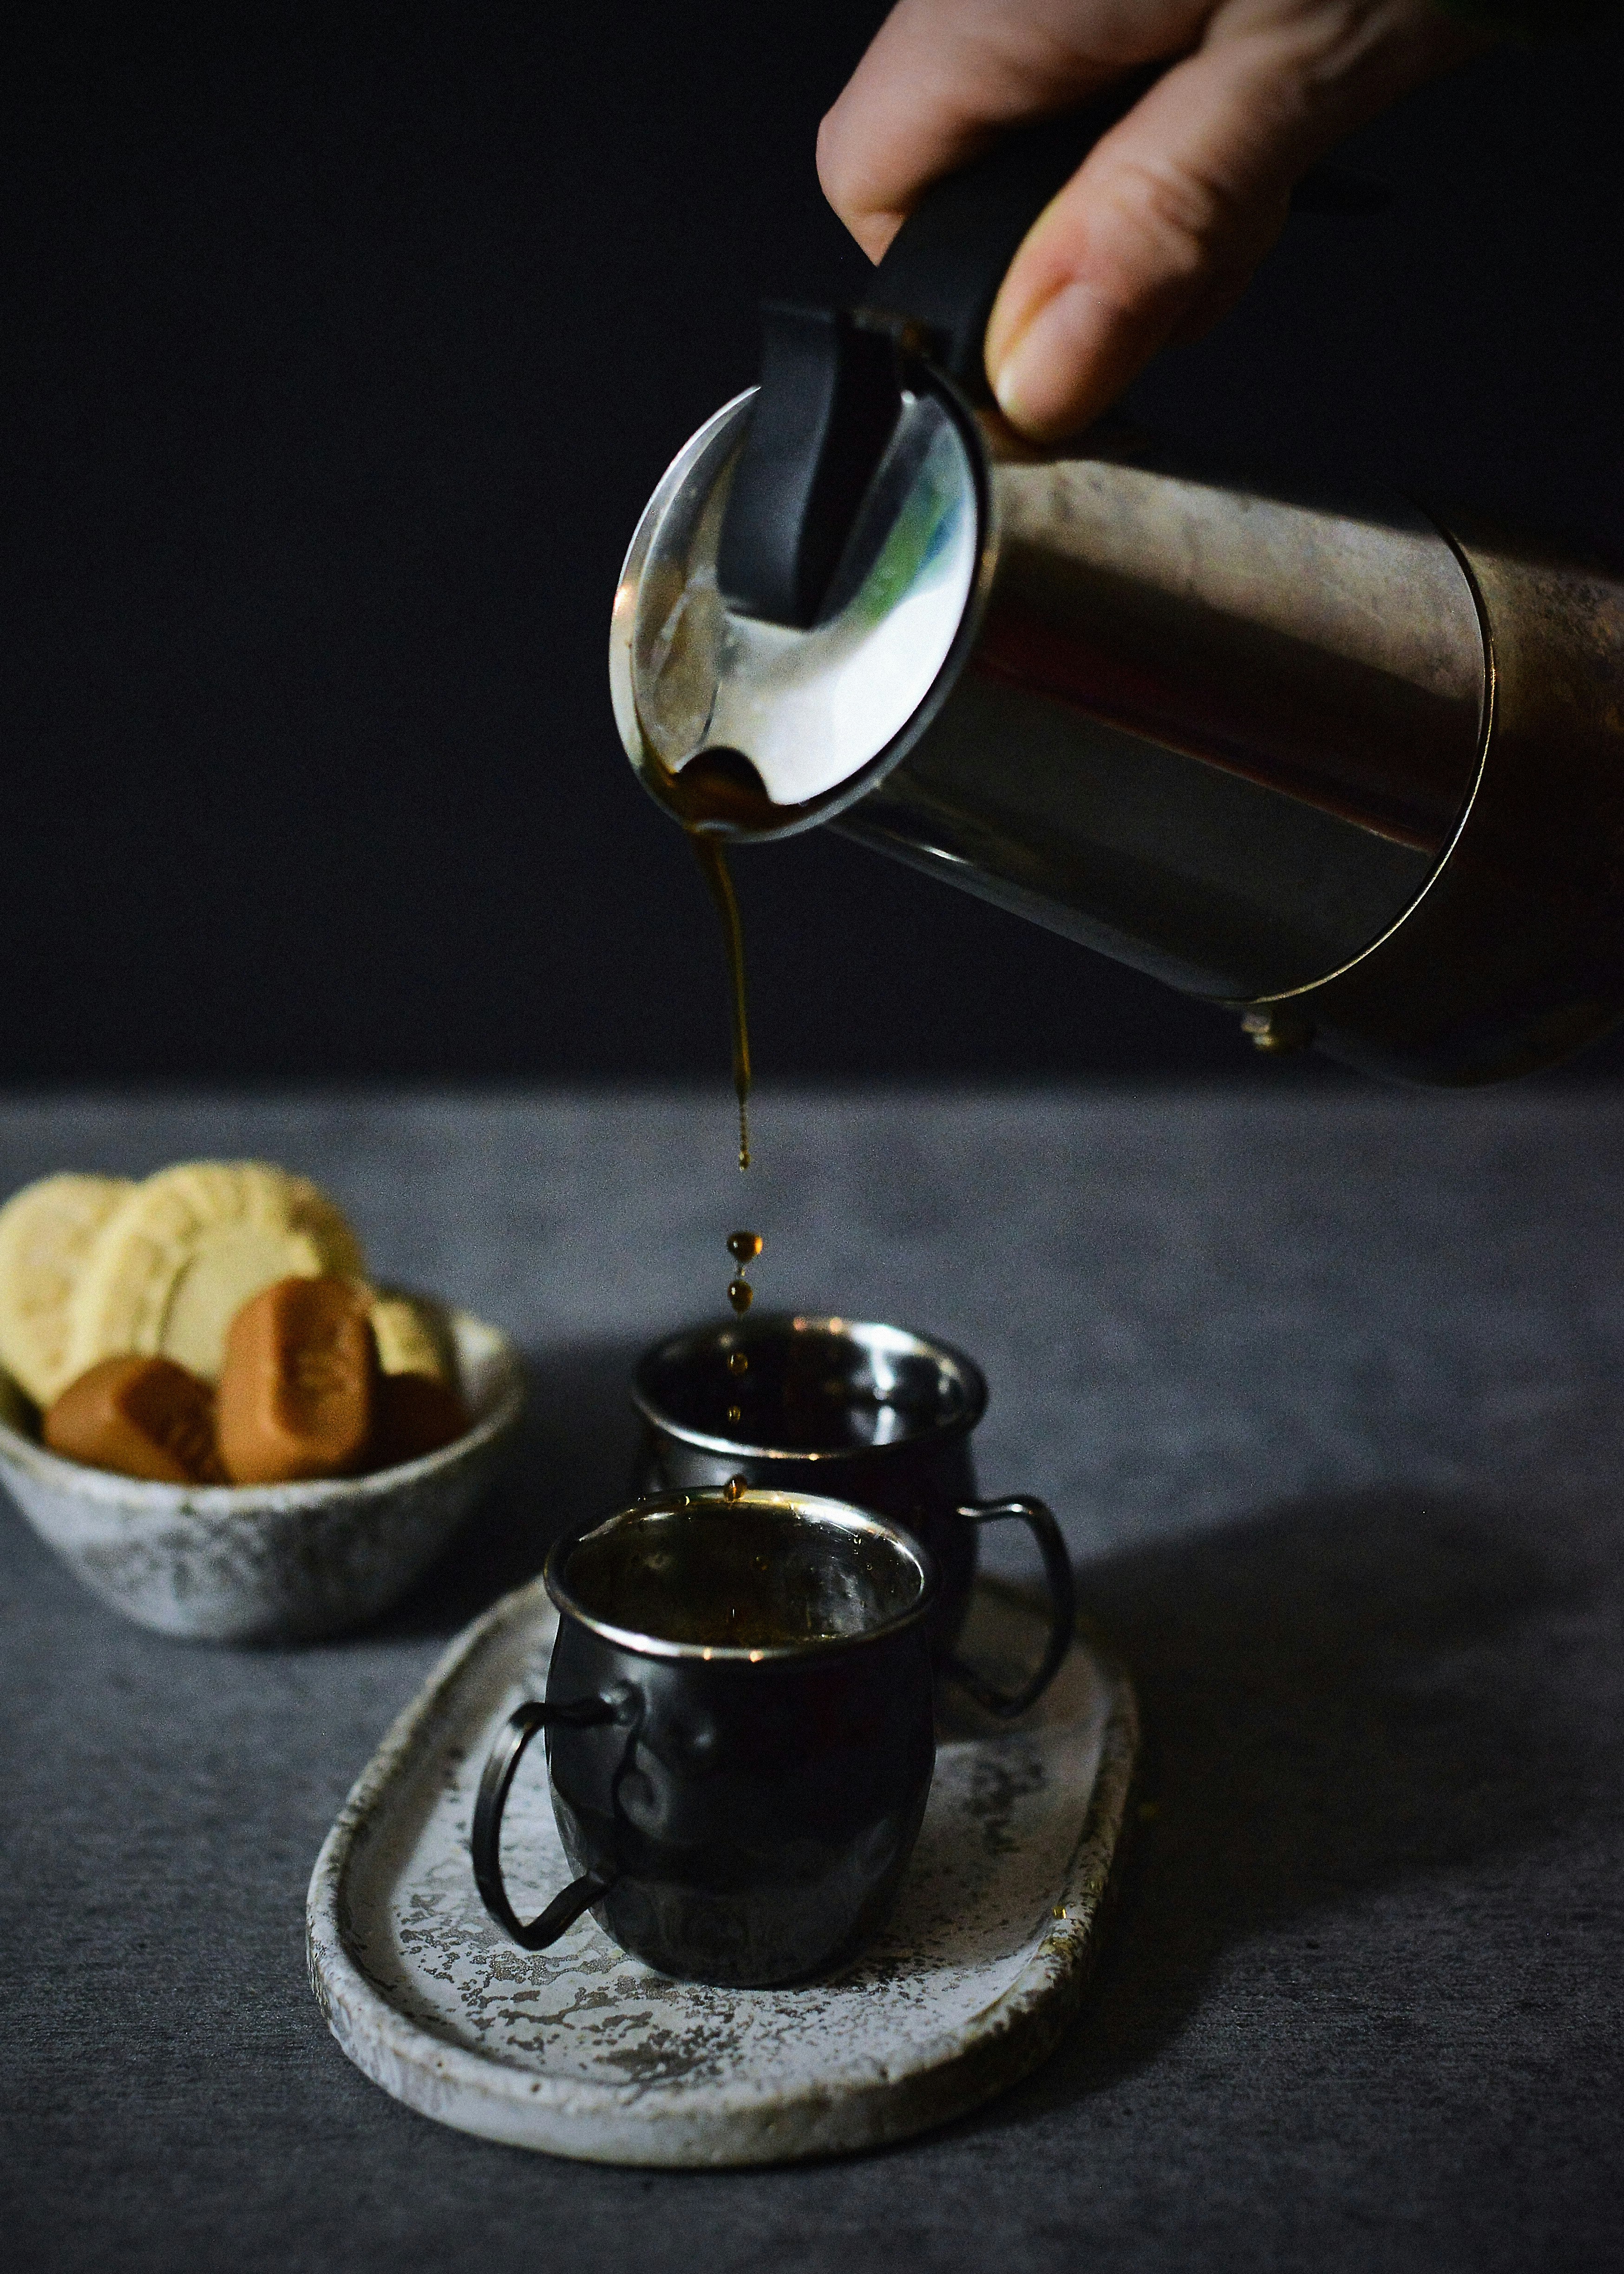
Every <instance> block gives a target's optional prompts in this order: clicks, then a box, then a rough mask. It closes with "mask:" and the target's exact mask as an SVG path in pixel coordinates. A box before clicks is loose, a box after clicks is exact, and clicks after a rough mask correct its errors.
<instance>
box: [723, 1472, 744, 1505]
mask: <svg viewBox="0 0 1624 2274" xmlns="http://www.w3.org/2000/svg"><path fill="white" fill-rule="evenodd" d="M744 1495H745V1482H744V1479H743V1478H742V1477H729V1478H728V1480H727V1482H726V1484H725V1485H724V1486H723V1487H722V1498H723V1499H724V1500H725V1501H727V1502H730V1503H731V1502H733V1501H736V1500H742V1499H743V1498H744Z"/></svg>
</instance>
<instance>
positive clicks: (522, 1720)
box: [470, 1698, 620, 1950]
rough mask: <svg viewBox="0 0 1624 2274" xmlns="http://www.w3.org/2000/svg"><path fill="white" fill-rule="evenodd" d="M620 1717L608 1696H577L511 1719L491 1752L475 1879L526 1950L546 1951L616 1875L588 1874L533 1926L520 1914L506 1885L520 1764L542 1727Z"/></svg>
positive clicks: (477, 1821)
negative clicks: (509, 1816) (508, 1827)
mask: <svg viewBox="0 0 1624 2274" xmlns="http://www.w3.org/2000/svg"><path fill="white" fill-rule="evenodd" d="M619 1718H620V1708H619V1706H617V1705H616V1704H615V1703H614V1702H613V1700H612V1699H610V1698H575V1699H572V1701H571V1702H570V1703H569V1704H568V1706H538V1705H528V1706H520V1707H519V1709H518V1711H517V1713H514V1714H512V1715H510V1716H509V1718H508V1725H507V1727H506V1728H504V1729H503V1731H502V1734H501V1736H500V1737H499V1738H498V1739H497V1741H496V1743H494V1744H493V1745H492V1748H491V1758H490V1759H489V1760H488V1761H487V1762H486V1763H485V1774H484V1775H483V1776H482V1777H481V1778H480V1780H479V1797H478V1798H477V1800H476V1801H475V1803H474V1836H473V1840H472V1841H471V1842H470V1845H471V1847H472V1849H473V1857H474V1880H475V1884H476V1885H477V1887H478V1889H479V1900H480V1901H481V1902H483V1903H484V1905H485V1909H486V1910H488V1911H489V1912H490V1914H491V1916H492V1918H493V1919H494V1920H495V1921H496V1924H497V1925H498V1926H500V1928H502V1929H503V1931H505V1932H506V1933H508V1934H510V1935H511V1936H512V1937H513V1939H514V1940H515V1942H516V1943H517V1944H518V1946H519V1947H520V1949H521V1950H545V1949H546V1948H547V1946H549V1944H551V1943H554V1942H556V1941H557V1940H558V1939H559V1937H560V1935H561V1934H565V1933H567V1932H568V1930H569V1929H570V1928H571V1927H572V1926H574V1924H575V1921H576V1920H577V1919H578V1918H579V1917H580V1916H581V1914H582V1912H583V1911H584V1910H590V1909H591V1907H592V1905H593V1904H594V1903H595V1902H596V1901H598V1897H599V1896H600V1895H606V1894H608V1892H609V1890H610V1888H611V1887H612V1886H613V1885H614V1879H613V1874H611V1875H608V1876H606V1877H605V1876H604V1875H602V1874H600V1873H598V1872H594V1871H587V1872H584V1873H583V1876H582V1877H581V1878H580V1879H572V1880H571V1881H570V1883H569V1885H568V1886H567V1887H566V1888H565V1890H564V1892H563V1894H561V1895H554V1897H553V1901H551V1902H550V1903H549V1904H548V1905H547V1908H546V1909H545V1911H543V1912H542V1913H541V1915H540V1916H539V1917H538V1918H533V1919H532V1920H531V1921H530V1924H529V1925H528V1926H526V1925H525V1924H523V1921H522V1920H521V1919H520V1917H519V1916H518V1914H517V1913H516V1912H515V1909H514V1908H513V1905H512V1904H511V1903H510V1902H509V1901H508V1890H507V1888H506V1886H504V1885H503V1884H502V1814H503V1811H504V1810H505V1809H506V1808H507V1805H508V1790H509V1788H511V1786H512V1784H513V1781H514V1777H515V1774H516V1773H517V1771H518V1766H519V1763H520V1762H521V1761H522V1760H523V1758H524V1749H525V1747H526V1746H527V1745H528V1744H529V1743H530V1739H531V1738H532V1737H533V1736H535V1734H536V1732H537V1730H538V1729H545V1728H549V1727H551V1728H560V1726H561V1727H563V1728H571V1729H582V1728H590V1726H591V1724H592V1723H593V1722H596V1721H616V1720H618V1719H619Z"/></svg>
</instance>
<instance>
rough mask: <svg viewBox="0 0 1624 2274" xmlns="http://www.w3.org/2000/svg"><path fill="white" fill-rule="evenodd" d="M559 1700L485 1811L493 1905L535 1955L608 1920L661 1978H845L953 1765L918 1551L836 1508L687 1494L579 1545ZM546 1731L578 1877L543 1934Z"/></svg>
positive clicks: (539, 1715) (560, 1587) (511, 1753)
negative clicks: (513, 1844)
mask: <svg viewBox="0 0 1624 2274" xmlns="http://www.w3.org/2000/svg"><path fill="white" fill-rule="evenodd" d="M545 1583H546V1588H547V1593H549V1594H550V1595H551V1596H552V1598H553V1602H554V1603H555V1604H556V1606H557V1608H558V1614H559V1630H558V1638H557V1640H556V1642H555V1643H554V1645H553V1660H552V1664H551V1666H550V1668H549V1669H548V1674H547V1694H546V1702H545V1704H543V1705H525V1706H520V1707H519V1709H518V1711H517V1712H516V1713H514V1714H513V1715H512V1716H511V1718H510V1719H509V1721H508V1724H507V1727H506V1728H505V1729H504V1730H503V1732H502V1734H501V1736H500V1737H499V1738H498V1740H497V1742H496V1744H495V1745H494V1747H493V1748H492V1752H491V1757H490V1758H489V1760H488V1761H487V1762H486V1764H485V1774H484V1777H483V1779H482V1780H481V1782H480V1787H479V1796H478V1799H477V1803H476V1805H475V1810H474V1828H473V1842H472V1847H473V1863H474V1876H475V1879H476V1880H477V1884H478V1888H479V1893H480V1895H481V1897H482V1898H483V1900H484V1902H485V1909H487V1910H488V1911H489V1912H490V1914H491V1916H492V1918H493V1919H495V1920H496V1922H497V1924H499V1925H500V1926H501V1927H503V1928H504V1929H505V1930H506V1931H507V1932H508V1934H510V1935H511V1936H512V1937H513V1939H514V1940H515V1942H517V1943H518V1944H520V1945H521V1946H522V1947H523V1948H524V1949H526V1950H545V1948H546V1947H547V1946H548V1945H549V1944H550V1943H553V1942H556V1941H557V1940H558V1939H559V1937H560V1935H561V1934H563V1933H564V1932H565V1931H566V1930H567V1928H568V1927H569V1926H571V1925H572V1924H574V1922H575V1920H576V1919H577V1918H579V1917H580V1916H581V1914H582V1913H583V1911H584V1910H587V1909H591V1910H592V1911H593V1912H594V1913H595V1915H596V1916H597V1917H598V1921H599V1924H601V1925H602V1926H603V1927H604V1929H605V1931H606V1932H607V1933H609V1934H611V1935H613V1938H614V1939H615V1940H616V1941H617V1942H618V1943H619V1944H620V1946H621V1947H622V1948H623V1949H626V1950H628V1951H630V1952H632V1953H633V1954H635V1956H637V1957H639V1958H642V1959H644V1960H646V1961H647V1962H648V1963H649V1964H650V1966H653V1967H656V1968H658V1969H659V1971H660V1972H662V1973H665V1974H670V1975H675V1976H676V1977H679V1978H680V1979H686V1980H689V1981H698V1982H711V1983H716V1984H725V1985H727V1986H730V1987H739V1988H756V1989H765V1988H769V1987H771V1986H772V1985H774V1984H781V1983H787V1982H795V1981H804V1980H806V1979H808V1977H812V1976H814V1975H817V1974H823V1973H826V1972H828V1971H829V1970H830V1969H831V1968H833V1967H837V1966H838V1965H840V1964H841V1963H842V1962H844V1961H845V1960H846V1958H848V1957H850V1956H852V1955H853V1954H854V1953H855V1952H856V1950H857V1949H858V1948H859V1946H861V1944H862V1943H863V1942H864V1941H866V1940H867V1939H868V1936H869V1935H870V1934H872V1933H873V1932H874V1931H875V1930H876V1927H877V1926H878V1925H879V1924H880V1923H881V1921H882V1919H883V1916H884V1914H885V1912H886V1910H887V1909H888V1907H889V1905H890V1903H891V1897H892V1895H893V1894H895V1892H896V1888H897V1885H898V1880H899V1879H901V1877H902V1873H903V1871H904V1869H905V1868H906V1864H907V1860H908V1857H909V1856H910V1855H911V1853H912V1852H913V1848H914V1840H915V1838H916V1837H917V1835H918V1833H919V1826H920V1821H921V1818H922V1817H923V1815H924V1812H925V1801H926V1798H927V1796H928V1795H929V1790H930V1780H931V1775H932V1772H933V1770H934V1767H935V1763H936V1736H935V1720H934V1706H933V1699H932V1668H931V1651H930V1642H929V1630H928V1623H929V1615H930V1612H931V1610H932V1608H933V1606H934V1602H935V1597H936V1573H935V1570H933V1568H932V1565H931V1562H930V1558H929V1555H928V1554H927V1553H926V1552H925V1551H924V1550H923V1549H922V1548H921V1547H920V1545H919V1543H918V1542H917V1541H916V1540H913V1539H911V1538H910V1537H909V1536H908V1534H907V1533H906V1532H903V1531H902V1530H900V1529H899V1528H898V1526H896V1525H891V1524H888V1523H887V1522H885V1520H884V1519H883V1517H876V1516H874V1515H872V1514H869V1513H868V1512H867V1511H865V1510H861V1509H857V1508H852V1507H849V1506H847V1505H846V1503H844V1502H839V1501H834V1500H828V1499H824V1498H821V1497H816V1498H814V1497H808V1496H807V1495H800V1494H796V1495H790V1494H786V1493H763V1492H746V1493H744V1494H742V1495H741V1496H740V1497H739V1498H738V1499H737V1500H734V1501H728V1500H726V1498H724V1496H723V1495H720V1494H698V1493H695V1494H688V1493H675V1494H671V1495H666V1496H665V1497H664V1498H662V1499H658V1500H650V1501H644V1502H641V1503H639V1505H638V1506H636V1507H635V1508H629V1509H624V1510H621V1511H620V1514H619V1515H617V1516H613V1517H610V1518H609V1519H608V1521H607V1522H606V1523H605V1524H601V1525H598V1527H597V1528H596V1530H594V1531H591V1532H586V1533H584V1534H577V1535H576V1536H575V1538H573V1539H568V1540H560V1542H559V1544H558V1545H557V1546H556V1547H554V1548H553V1552H552V1554H551V1555H549V1557H548V1558H547V1564H546V1571H545ZM538 1729H544V1730H545V1732H546V1745H547V1765H548V1771H549V1775H550V1779H551V1783H552V1789H553V1814H554V1816H555V1818H556V1819H557V1823H558V1828H559V1835H560V1839H561V1841H562V1842H563V1846H564V1851H565V1854H566V1855H567V1856H568V1858H569V1862H570V1864H571V1866H572V1868H573V1869H574V1871H575V1872H576V1873H577V1875H578V1876H577V1877H576V1879H575V1881H574V1883H573V1884H572V1885H571V1886H568V1887H567V1888H566V1889H565V1890H564V1892H563V1894H560V1895H559V1896H558V1897H556V1898H555V1900H554V1901H553V1902H551V1903H550V1904H548V1906H547V1908H546V1909H545V1910H544V1911H543V1912H542V1913H541V1914H540V1916H538V1917H537V1918H535V1919H533V1920H531V1921H530V1924H528V1925H526V1924H523V1923H522V1922H521V1921H520V1920H519V1918H518V1917H517V1916H515V1912H514V1909H513V1906H512V1904H511V1903H510V1901H508V1894H507V1890H506V1887H505V1886H504V1885H503V1880H502V1871H501V1854H500V1849H501V1827H502V1813H503V1811H504V1809H505V1807H506V1805H507V1800H508V1790H509V1788H510V1787H511V1785H512V1782H513V1779H514V1774H515V1771H516V1769H517V1767H518V1765H519V1761H520V1759H521V1758H522V1756H523V1752H524V1749H525V1747H526V1746H527V1745H528V1744H529V1743H530V1739H531V1737H533V1736H534V1735H535V1734H536V1732H537V1730H538Z"/></svg>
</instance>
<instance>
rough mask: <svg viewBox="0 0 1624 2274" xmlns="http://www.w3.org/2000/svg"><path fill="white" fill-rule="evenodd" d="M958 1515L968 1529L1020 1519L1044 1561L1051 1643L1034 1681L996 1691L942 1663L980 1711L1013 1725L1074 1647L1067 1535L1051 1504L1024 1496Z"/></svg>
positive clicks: (971, 1506)
mask: <svg viewBox="0 0 1624 2274" xmlns="http://www.w3.org/2000/svg"><path fill="white" fill-rule="evenodd" d="M955 1513H956V1514H958V1515H959V1516H962V1517H964V1518H965V1519H966V1522H967V1523H970V1524H997V1523H999V1522H1001V1521H1002V1520H1003V1519H1004V1518H1005V1517H1019V1520H1020V1521H1021V1523H1023V1524H1025V1525H1028V1526H1029V1527H1030V1529H1031V1532H1032V1536H1033V1538H1034V1540H1036V1541H1037V1544H1038V1553H1039V1554H1040V1555H1041V1556H1042V1558H1043V1577H1044V1580H1045V1583H1046V1585H1047V1586H1048V1590H1049V1640H1048V1642H1047V1643H1046V1644H1045V1645H1044V1648H1043V1656H1042V1660H1041V1663H1040V1664H1039V1667H1038V1670H1037V1672H1036V1673H1035V1674H1034V1675H1033V1677H1032V1679H1031V1681H1030V1682H1026V1683H1022V1685H1021V1687H1020V1688H1019V1690H1011V1691H1004V1690H995V1689H994V1688H993V1686H992V1684H991V1683H989V1682H985V1681H983V1680H982V1678H981V1675H979V1674H978V1673H977V1672H976V1671H975V1668H974V1667H973V1666H966V1664H965V1662H964V1660H963V1659H961V1658H957V1657H954V1656H953V1655H952V1654H951V1653H949V1654H948V1656H947V1658H946V1660H945V1661H944V1662H945V1665H946V1668H947V1671H948V1673H949V1674H950V1675H951V1676H952V1678H953V1680H954V1681H955V1682H957V1683H959V1684H960V1685H961V1686H962V1687H963V1688H964V1689H966V1690H968V1691H969V1693H970V1695H971V1697H972V1698H974V1700H975V1702H976V1704H977V1705H978V1706H983V1707H984V1708H985V1709H986V1711H987V1712H988V1713H996V1715H997V1717H998V1719H999V1720H1000V1721H1014V1720H1015V1718H1016V1717H1017V1715H1018V1714H1021V1713H1025V1712H1026V1708H1027V1707H1028V1706H1035V1705H1036V1704H1037V1702H1038V1699H1039V1698H1041V1696H1042V1695H1043V1692H1044V1691H1045V1690H1047V1689H1048V1687H1049V1683H1051V1682H1052V1681H1053V1680H1054V1678H1055V1676H1056V1674H1058V1673H1059V1671H1060V1667H1061V1663H1062V1661H1063V1660H1064V1657H1065V1654H1066V1653H1067V1651H1069V1650H1070V1649H1071V1638H1072V1636H1073V1634H1074V1633H1075V1631H1076V1628H1077V1582H1076V1580H1075V1579H1074V1578H1073V1577H1072V1576H1071V1557H1070V1556H1069V1555H1067V1553H1066V1544H1065V1535H1064V1533H1063V1532H1062V1531H1061V1529H1060V1526H1059V1525H1058V1524H1057V1523H1056V1520H1055V1512H1054V1510H1052V1509H1051V1508H1050V1507H1049V1504H1048V1502H1045V1501H1041V1500H1035V1499H1034V1498H1033V1497H1032V1496H1031V1495H1029V1494H1026V1493H1018V1494H1014V1495H1011V1497H1010V1498H1009V1499H1007V1500H973V1501H968V1502H966V1504H965V1506H964V1507H962V1508H960V1509H959V1510H956V1511H955Z"/></svg>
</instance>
